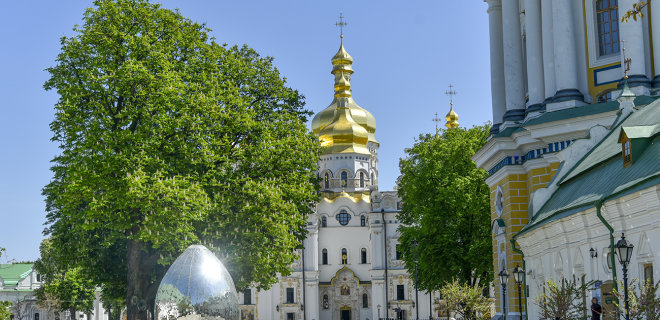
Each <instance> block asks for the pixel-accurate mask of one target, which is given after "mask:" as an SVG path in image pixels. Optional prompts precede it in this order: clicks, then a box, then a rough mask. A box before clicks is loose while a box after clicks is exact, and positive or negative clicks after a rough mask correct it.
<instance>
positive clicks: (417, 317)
mask: <svg viewBox="0 0 660 320" xmlns="http://www.w3.org/2000/svg"><path fill="white" fill-rule="evenodd" d="M410 243H411V244H412V247H413V250H414V252H415V304H418V299H419V295H418V293H417V239H413V240H412V241H411V242H410ZM415 319H417V320H419V305H418V306H417V307H416V308H415Z"/></svg>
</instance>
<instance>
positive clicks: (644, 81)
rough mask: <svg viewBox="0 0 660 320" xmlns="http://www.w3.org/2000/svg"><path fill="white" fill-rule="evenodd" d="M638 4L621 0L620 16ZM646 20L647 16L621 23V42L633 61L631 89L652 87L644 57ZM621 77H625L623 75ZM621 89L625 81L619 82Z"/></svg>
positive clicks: (630, 0) (629, 0)
mask: <svg viewBox="0 0 660 320" xmlns="http://www.w3.org/2000/svg"><path fill="white" fill-rule="evenodd" d="M636 2H637V1H635V0H619V14H620V15H621V14H623V12H625V11H626V10H628V9H632V7H633V4H634V3H636ZM652 2H653V1H652ZM645 18H646V16H645V17H644V18H640V17H637V20H635V19H628V22H623V23H619V30H620V32H621V40H623V41H624V44H623V45H624V46H625V48H626V52H625V54H626V58H631V60H632V62H631V63H630V70H629V71H628V86H629V87H631V88H634V87H640V86H642V87H646V88H649V87H651V81H649V78H648V77H647V76H646V57H645V56H644V52H645V50H644V28H643V23H642V20H643V19H645ZM622 59H623V56H622ZM622 62H623V60H622ZM622 65H623V63H622ZM621 76H622V77H623V74H621ZM621 88H623V79H622V80H621V81H620V82H619V89H621ZM645 94H648V92H645Z"/></svg>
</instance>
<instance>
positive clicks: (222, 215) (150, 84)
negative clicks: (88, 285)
mask: <svg viewBox="0 0 660 320" xmlns="http://www.w3.org/2000/svg"><path fill="white" fill-rule="evenodd" d="M94 5H95V6H94V7H93V8H90V9H88V10H87V11H86V13H85V15H84V19H83V23H82V25H81V26H80V27H75V28H74V31H75V34H74V35H73V36H72V37H64V38H62V41H61V44H62V48H61V52H60V54H59V55H58V57H57V63H56V65H55V66H53V67H51V68H49V69H48V72H49V73H50V79H49V80H48V81H47V82H46V84H45V89H47V90H56V91H57V93H58V94H59V96H60V98H59V101H58V103H57V104H56V107H55V109H56V114H55V120H54V121H53V122H52V123H51V129H52V131H53V133H54V136H53V141H55V142H57V143H58V144H59V146H60V149H61V154H60V155H58V156H57V157H55V159H54V160H53V162H54V165H53V167H52V171H53V174H54V177H53V180H52V181H51V183H49V184H48V185H47V186H46V187H45V188H44V191H43V193H44V195H45V196H46V206H47V210H48V222H49V224H50V225H49V228H48V230H47V233H48V234H49V235H50V236H51V241H52V242H53V246H54V247H56V248H58V249H57V250H58V251H59V252H61V253H62V254H61V255H60V258H61V259H62V262H61V263H63V264H64V263H70V265H71V266H79V267H81V270H80V272H81V273H82V274H83V276H84V277H89V279H91V280H92V281H93V282H94V284H95V285H98V286H100V287H102V288H103V291H104V296H105V295H106V294H109V295H111V296H110V297H109V299H110V300H115V301H116V299H117V298H118V296H119V294H123V296H124V299H123V301H125V302H126V304H127V316H128V319H131V320H132V319H145V318H147V310H153V309H152V308H153V299H154V298H155V293H156V289H157V286H158V283H159V282H160V279H161V278H162V276H163V275H164V272H165V271H166V270H167V266H168V265H169V264H171V263H172V262H173V260H174V259H175V258H176V257H177V256H178V255H179V254H180V253H181V252H182V251H183V250H184V249H185V248H186V247H188V246H189V245H191V244H195V243H202V244H205V245H207V246H208V247H210V248H211V249H212V250H214V251H215V252H216V254H218V255H219V257H220V258H221V259H222V260H223V261H224V263H225V265H226V266H227V267H228V269H229V271H230V272H231V274H232V276H233V277H234V281H235V282H236V283H237V286H238V287H239V288H240V287H244V286H246V285H248V284H252V285H255V286H257V287H259V288H268V287H269V286H270V285H271V284H272V283H274V282H275V281H276V279H277V278H276V275H277V274H278V273H281V274H288V273H289V272H290V269H289V265H290V264H291V263H292V262H293V261H294V260H295V258H296V254H295V251H294V248H296V247H298V246H299V244H300V242H301V241H302V240H303V239H304V238H305V229H304V225H305V223H306V219H307V215H308V214H309V213H311V210H312V208H313V206H314V203H315V201H316V200H317V195H316V192H317V188H318V186H317V177H316V167H317V160H318V155H319V151H320V147H319V144H318V140H317V139H316V138H315V137H314V136H313V135H312V134H311V133H310V132H309V131H308V129H307V127H306V124H305V123H306V121H307V117H308V116H309V115H310V113H309V111H307V110H305V109H304V108H303V106H304V99H303V97H302V96H301V95H300V94H299V93H298V92H297V91H295V90H293V89H291V88H289V87H287V86H286V82H285V79H283V78H282V77H281V76H280V74H279V72H278V71H277V69H276V68H275V67H274V66H273V64H272V58H269V57H267V58H264V57H260V56H259V55H258V54H257V53H256V52H255V51H254V50H252V49H250V48H248V47H247V46H243V47H227V46H226V45H220V44H218V43H216V42H215V41H214V40H213V39H212V38H210V37H209V35H208V32H209V29H207V28H206V27H204V26H203V25H200V24H198V23H195V22H193V21H190V20H188V19H186V18H184V17H183V16H181V14H179V12H178V11H171V10H166V9H163V8H160V6H159V5H156V4H151V3H149V2H148V1H146V0H97V1H95V2H94ZM81 257H84V258H81Z"/></svg>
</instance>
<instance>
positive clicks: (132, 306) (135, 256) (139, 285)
mask: <svg viewBox="0 0 660 320" xmlns="http://www.w3.org/2000/svg"><path fill="white" fill-rule="evenodd" d="M127 245H128V250H127V255H128V257H127V258H128V259H127V262H128V263H127V269H128V270H127V271H128V276H127V283H126V318H127V320H146V319H147V307H146V296H145V289H147V283H148V277H147V275H146V274H144V269H143V268H142V262H143V261H142V260H143V258H144V256H143V255H144V251H143V249H144V243H142V242H139V241H135V240H128V244H127Z"/></svg>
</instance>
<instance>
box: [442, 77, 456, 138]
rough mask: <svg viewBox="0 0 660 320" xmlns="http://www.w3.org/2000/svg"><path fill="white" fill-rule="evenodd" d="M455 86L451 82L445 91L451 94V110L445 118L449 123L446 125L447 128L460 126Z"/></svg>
mask: <svg viewBox="0 0 660 320" xmlns="http://www.w3.org/2000/svg"><path fill="white" fill-rule="evenodd" d="M453 88H454V86H453V85H451V84H449V90H448V91H445V94H446V95H448V96H449V112H448V113H447V115H446V116H445V119H446V120H447V123H446V124H445V126H446V127H447V128H450V129H451V128H456V127H458V114H457V113H456V112H455V111H454V99H453V98H454V95H455V94H456V91H454V89H453Z"/></svg>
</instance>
